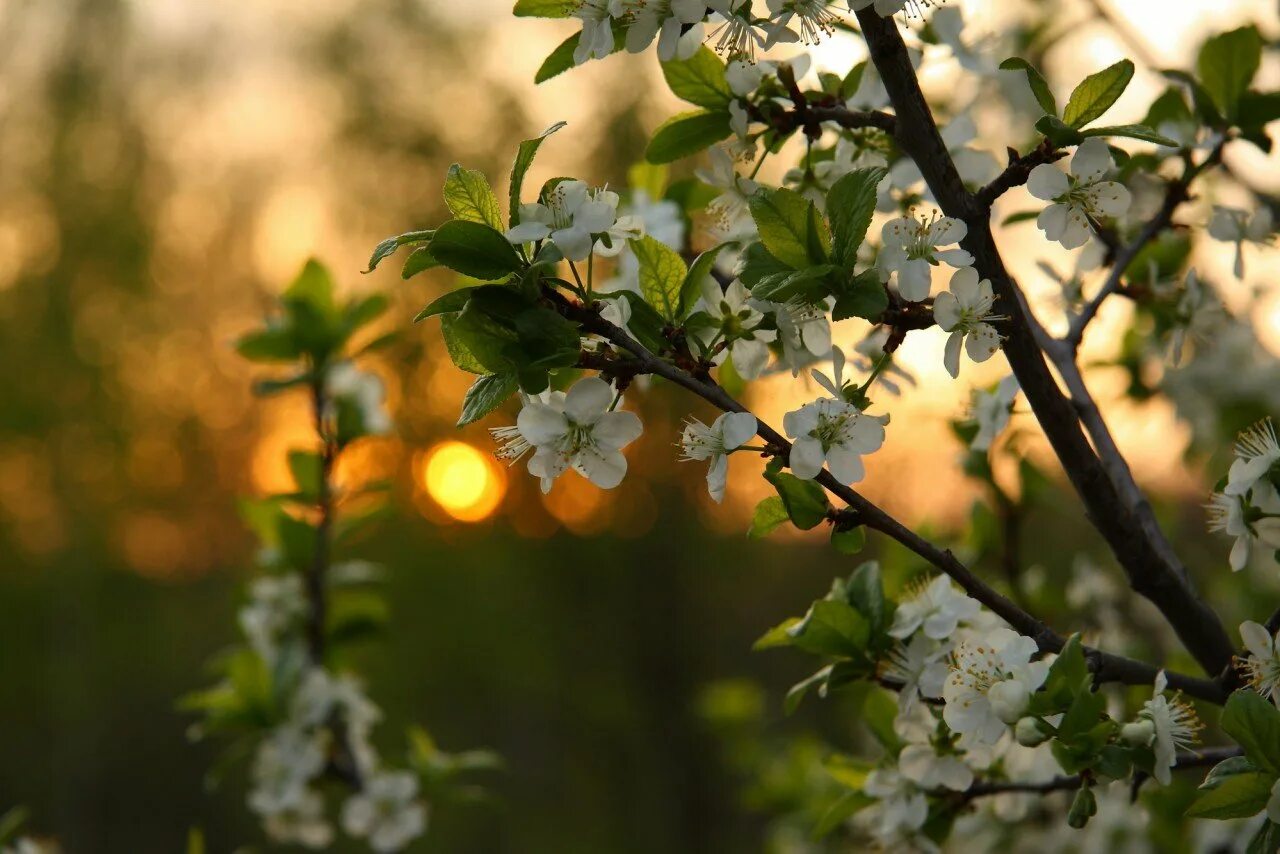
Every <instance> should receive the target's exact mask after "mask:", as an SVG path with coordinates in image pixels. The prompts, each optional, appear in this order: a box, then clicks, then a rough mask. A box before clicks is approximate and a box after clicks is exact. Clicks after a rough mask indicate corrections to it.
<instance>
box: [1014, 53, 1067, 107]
mask: <svg viewBox="0 0 1280 854" xmlns="http://www.w3.org/2000/svg"><path fill="white" fill-rule="evenodd" d="M1000 67H1001V68H1002V69H1004V70H1005V71H1025V72H1026V74H1027V83H1029V84H1030V85H1031V94H1033V95H1035V96H1036V103H1038V104H1039V105H1040V109H1042V110H1044V112H1045V115H1049V116H1056V115H1057V114H1058V102H1057V101H1056V100H1054V97H1053V90H1052V89H1050V88H1049V82H1048V81H1047V80H1045V79H1044V75H1042V74H1041V73H1040V70H1039V69H1038V68H1036V67H1035V66H1034V65H1032V64H1031V63H1029V62H1027V61H1026V60H1025V59H1022V58H1020V57H1017V56H1011V57H1009V58H1008V59H1006V60H1005V61H1004V62H1002V63H1000Z"/></svg>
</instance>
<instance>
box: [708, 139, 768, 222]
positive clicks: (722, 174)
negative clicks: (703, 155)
mask: <svg viewBox="0 0 1280 854" xmlns="http://www.w3.org/2000/svg"><path fill="white" fill-rule="evenodd" d="M708 156H709V157H710V158H711V168H710V169H709V170H708V169H695V170H694V174H695V175H697V176H698V180H700V181H702V182H703V183H704V184H709V185H711V186H712V187H715V188H716V189H718V190H719V191H720V195H719V196H717V197H716V198H715V199H713V200H712V201H711V203H710V204H708V205H707V213H708V214H709V215H710V216H712V217H713V218H715V219H716V220H718V221H719V222H720V225H721V227H722V228H724V229H726V230H731V229H733V228H734V227H736V226H737V225H738V224H739V222H740V221H741V220H743V219H744V218H746V217H747V215H748V213H749V209H750V199H751V196H752V194H753V193H755V192H756V191H757V190H759V189H760V185H759V184H757V183H756V182H755V181H752V180H751V179H750V178H744V177H743V176H741V175H739V174H738V170H737V169H736V168H735V167H734V165H733V158H732V157H731V156H730V155H729V152H728V151H726V150H725V149H724V148H722V147H720V146H717V147H715V148H712V149H711V151H710V152H708Z"/></svg>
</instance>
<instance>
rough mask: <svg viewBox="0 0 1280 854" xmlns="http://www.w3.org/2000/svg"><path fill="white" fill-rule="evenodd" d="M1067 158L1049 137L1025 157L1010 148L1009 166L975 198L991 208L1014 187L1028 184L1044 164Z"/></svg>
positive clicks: (980, 203) (982, 204)
mask: <svg viewBox="0 0 1280 854" xmlns="http://www.w3.org/2000/svg"><path fill="white" fill-rule="evenodd" d="M1066 156H1067V153H1066V152H1065V151H1059V150H1058V148H1057V146H1055V145H1054V144H1053V143H1052V142H1050V141H1049V139H1048V138H1047V137H1046V138H1045V139H1044V140H1043V141H1042V142H1041V143H1040V144H1039V145H1038V146H1036V147H1035V148H1033V149H1031V151H1029V152H1027V153H1026V154H1025V155H1020V154H1018V151H1017V149H1014V148H1010V149H1009V165H1008V166H1006V167H1005V170H1004V171H1003V172H1001V173H1000V174H999V175H997V176H996V178H995V180H993V181H992V182H991V183H990V184H988V185H987V186H985V187H983V188H982V189H981V190H979V191H978V192H977V194H976V195H975V197H974V198H975V199H976V201H977V203H978V204H979V205H981V206H982V207H984V208H990V207H991V206H992V205H993V204H995V201H996V199H998V198H1000V197H1001V196H1003V195H1004V194H1005V193H1007V192H1009V191H1010V190H1012V189H1013V188H1014V187H1021V186H1022V185H1023V184H1025V183H1027V179H1028V178H1030V177H1031V170H1033V169H1035V168H1036V167H1037V166H1039V165H1040V164H1042V163H1054V162H1056V161H1058V160H1061V159H1062V158H1064V157H1066Z"/></svg>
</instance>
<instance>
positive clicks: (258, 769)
mask: <svg viewBox="0 0 1280 854" xmlns="http://www.w3.org/2000/svg"><path fill="white" fill-rule="evenodd" d="M327 743H328V735H327V734H326V733H324V732H323V731H316V730H311V729H304V728H301V727H297V726H293V725H285V726H282V727H279V728H277V729H275V730H272V731H271V733H270V734H269V735H267V737H266V738H264V739H263V740H262V741H261V742H260V743H259V744H258V749H257V752H256V753H255V754H254V759H253V767H252V771H251V774H252V778H253V786H252V788H251V789H250V791H249V808H250V809H252V810H253V811H254V812H256V813H258V814H259V815H261V816H263V817H266V816H273V815H278V814H282V813H296V812H299V811H302V810H304V804H303V802H304V801H305V800H306V799H307V793H308V786H309V784H310V783H311V781H312V780H313V779H315V777H316V776H317V775H319V774H320V772H321V771H322V770H323V769H324V765H325V757H326V751H325V748H326V745H327Z"/></svg>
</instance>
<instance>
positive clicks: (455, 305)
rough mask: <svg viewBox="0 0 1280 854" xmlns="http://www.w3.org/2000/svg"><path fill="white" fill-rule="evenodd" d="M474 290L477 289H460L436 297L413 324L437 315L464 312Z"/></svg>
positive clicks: (417, 316) (416, 317)
mask: <svg viewBox="0 0 1280 854" xmlns="http://www.w3.org/2000/svg"><path fill="white" fill-rule="evenodd" d="M474 290H475V288H459V289H458V290H456V291H449V292H448V293H446V294H442V295H440V296H438V297H436V298H435V299H433V300H432V301H431V302H430V303H428V304H427V307H426V308H424V309H423V310H422V311H420V312H418V313H417V315H416V316H415V317H414V318H413V322H414V323H417V322H418V321H420V320H426V319H427V318H428V317H434V316H435V315H437V314H453V313H454V312H458V311H462V310H463V309H464V308H466V307H467V300H469V299H471V292H472V291H474Z"/></svg>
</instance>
